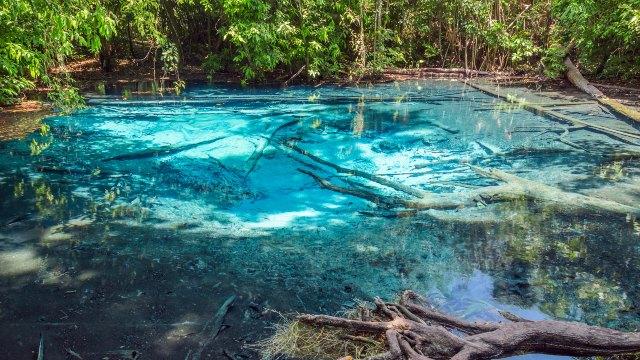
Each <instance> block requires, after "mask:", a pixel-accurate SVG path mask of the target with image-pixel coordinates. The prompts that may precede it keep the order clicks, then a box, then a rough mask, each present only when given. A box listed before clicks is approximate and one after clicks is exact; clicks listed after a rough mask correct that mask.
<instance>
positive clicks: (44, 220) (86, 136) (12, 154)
mask: <svg viewBox="0 0 640 360" xmlns="http://www.w3.org/2000/svg"><path fill="white" fill-rule="evenodd" d="M90 105H91V106H90V107H89V108H88V109H86V110H82V111H79V112H77V113H74V114H72V115H68V116H54V117H50V118H47V119H46V120H45V121H44V122H43V126H42V128H41V130H40V131H39V132H37V133H35V134H32V135H31V136H29V137H28V138H26V139H17V140H12V141H6V142H2V143H0V154H1V161H0V353H1V354H0V357H2V358H11V359H22V358H24V359H30V358H33V356H34V354H35V352H36V351H37V347H38V341H39V338H40V334H42V335H43V338H44V341H45V348H46V357H45V358H46V359H64V358H73V357H74V355H73V354H80V355H81V356H82V357H83V358H84V359H93V358H95V359H105V358H109V359H117V358H175V359H184V358H185V356H186V355H187V353H188V352H189V350H193V349H196V348H197V347H198V341H199V340H200V339H201V334H200V330H201V328H202V326H203V324H204V323H205V322H206V321H208V320H209V319H210V318H211V317H212V316H213V314H214V313H215V312H216V310H217V309H218V307H219V306H220V305H221V304H222V303H223V301H224V300H225V299H226V298H227V297H228V296H230V295H232V294H235V295H237V296H238V300H237V301H236V303H235V305H234V307H233V308H232V310H231V311H230V312H229V314H228V316H227V319H226V324H227V325H228V327H227V328H225V329H224V331H222V332H221V333H220V335H219V336H218V338H217V339H216V340H215V342H214V343H213V344H212V345H211V346H210V347H208V348H207V349H206V350H205V352H204V353H205V354H208V355H207V356H208V357H209V358H216V359H217V358H224V356H225V355H224V354H223V352H224V351H226V352H227V353H228V354H232V353H233V354H239V356H246V357H248V358H258V357H259V355H258V354H257V353H256V352H255V350H254V349H252V348H251V347H250V345H251V344H252V343H254V342H255V341H257V340H259V339H262V338H264V337H266V336H268V335H269V334H270V326H271V325H272V324H273V323H274V322H276V321H278V320H279V319H280V315H279V314H278V313H282V314H288V313H292V312H322V313H335V312H337V311H340V310H344V309H345V308H348V307H350V306H352V305H353V304H354V300H355V299H358V298H359V299H371V297H373V296H382V297H387V298H392V297H393V296H394V295H395V294H397V293H398V292H399V291H402V290H404V289H414V290H416V291H418V292H421V293H423V294H425V295H428V296H429V298H430V299H431V300H432V301H434V302H435V303H436V304H438V305H439V306H441V307H442V308H443V309H444V310H447V311H451V312H453V313H456V314H458V315H460V316H463V317H467V318H472V319H474V318H485V319H492V320H496V319H499V315H498V313H497V309H507V310H509V311H511V312H514V313H518V314H520V315H522V316H525V317H527V318H531V319H540V318H546V317H552V318H560V319H573V320H580V321H586V322H588V323H591V324H598V325H603V326H610V327H615V328H621V329H635V328H636V326H637V324H638V319H640V318H639V317H638V309H637V307H636V305H637V299H638V295H639V294H638V285H637V284H638V275H637V274H638V269H639V268H640V251H639V249H638V245H637V242H638V238H639V231H640V224H638V223H636V222H635V220H634V219H631V218H625V217H619V216H612V215H607V214H597V213H590V212H584V213H567V212H565V211H563V210H562V209H559V208H558V207H557V206H555V207H552V206H549V205H548V204H532V203H527V202H524V201H520V202H513V203H507V204H499V205H490V206H488V207H479V208H474V209H464V210H460V211H449V212H431V213H426V214H422V215H420V216H417V217H410V218H391V219H390V218H385V217H378V216H373V217H372V216H365V215H363V213H362V212H363V211H374V212H375V211H377V210H376V209H375V206H374V205H373V204H371V203H368V202H366V201H364V200H361V199H358V198H354V197H350V196H347V195H343V194H338V193H334V192H331V191H329V190H325V189H322V188H320V187H319V186H318V184H317V183H316V182H315V181H314V180H313V179H311V178H310V177H309V176H307V175H305V174H303V173H301V172H299V171H298V168H309V169H316V167H317V164H316V165H314V164H309V162H310V161H309V159H304V158H302V157H300V156H298V155H296V154H293V153H291V152H290V151H287V150H286V149H283V148H282V147H280V146H277V144H278V143H279V142H280V141H281V140H284V139H295V140H296V141H297V144H298V145H299V146H300V147H302V148H304V149H306V150H309V151H312V152H313V153H314V154H316V155H318V156H321V157H322V158H324V159H327V160H330V161H332V162H335V163H338V164H341V165H343V166H346V167H351V168H357V169H360V170H363V171H368V172H370V173H376V174H380V175H382V176H386V177H388V178H391V179H394V180H396V181H400V182H403V183H405V184H408V185H412V186H415V187H418V188H422V189H424V190H428V191H432V192H436V193H447V192H462V191H466V190H468V189H470V188H474V187H478V186H485V185H488V184H492V183H491V182H490V181H488V180H486V179H483V178H479V177H478V176H477V175H475V174H474V173H473V172H472V171H471V170H470V169H469V168H468V167H467V166H466V165H465V164H466V163H472V164H476V165H480V166H484V167H499V168H502V169H505V170H507V171H510V172H513V173H518V174H520V175H521V176H524V177H527V178H531V179H537V180H540V181H543V182H545V183H548V184H554V185H557V186H560V187H562V188H565V189H568V190H572V191H582V192H593V191H596V190H597V191H600V193H599V194H600V195H601V196H607V197H608V196H611V197H612V198H614V199H616V200H617V201H621V202H625V203H629V204H631V205H634V204H638V203H640V202H638V199H637V197H638V196H640V191H638V189H639V188H638V186H637V183H636V182H635V179H636V175H635V174H636V172H635V163H634V162H633V161H627V162H625V163H622V164H619V163H616V162H611V161H608V160H607V159H606V157H604V156H601V155H594V152H598V154H600V153H605V152H607V151H611V149H617V148H618V147H619V145H618V144H616V143H615V142H613V141H612V140H611V139H608V138H606V137H605V136H603V135H600V134H592V133H589V132H586V131H581V132H577V133H572V134H574V135H572V136H573V137H574V138H573V139H572V142H573V143H574V144H579V145H580V146H583V147H587V148H589V149H591V150H592V151H591V152H585V151H582V150H578V149H576V148H575V147H571V146H567V145H566V144H564V143H561V142H558V141H556V140H557V136H558V135H557V132H548V131H545V129H554V130H555V129H558V127H559V125H558V124H555V123H552V122H550V121H549V120H546V119H544V118H542V117H539V116H535V115H533V114H531V113H529V112H526V111H524V110H522V109H520V108H518V107H513V106H505V105H504V104H502V103H500V102H499V101H498V100H496V99H493V98H490V97H488V96H486V95H484V94H481V93H478V92H476V91H473V90H470V89H467V88H465V87H464V86H463V85H461V84H459V83H455V82H454V83H449V82H419V83H409V82H407V83H401V84H389V85H378V86H374V87H366V88H329V87H327V88H304V87H299V88H291V89H287V90H280V89H233V88H224V87H194V88H191V89H188V91H187V92H186V93H185V94H184V95H183V96H181V97H179V98H175V97H164V98H159V99H148V98H142V99H133V100H127V101H123V100H120V99H119V98H118V96H104V97H96V98H93V99H92V100H90ZM572 111H574V112H575V111H576V110H575V109H574V110H572ZM580 111H581V112H582V113H584V114H585V118H586V117H587V116H589V117H591V118H593V117H598V121H600V122H603V121H604V122H609V123H611V124H616V126H618V125H619V126H627V125H625V124H618V123H619V121H618V120H616V119H614V118H611V117H608V116H607V114H605V113H600V112H601V110H600V109H599V108H598V107H589V106H587V107H583V108H580V109H578V112H580ZM292 120H299V122H298V123H295V124H292V125H290V126H286V127H284V128H282V129H281V130H280V131H278V132H277V133H275V134H274V131H275V130H276V129H277V128H278V127H279V126H281V125H284V124H287V123H291V122H292ZM541 127H542V128H541ZM272 134H274V135H273V137H272ZM270 138H271V139H272V140H273V141H272V142H271V143H269V142H268V141H269V139H270ZM326 170H327V169H324V171H325V172H326V173H327V176H328V177H330V178H331V179H334V180H336V181H344V180H345V179H344V177H343V176H342V177H341V176H339V174H338V175H336V174H330V173H329V172H327V171H326ZM318 171H322V170H318ZM346 180H347V181H348V179H346ZM380 191H388V190H385V189H380Z"/></svg>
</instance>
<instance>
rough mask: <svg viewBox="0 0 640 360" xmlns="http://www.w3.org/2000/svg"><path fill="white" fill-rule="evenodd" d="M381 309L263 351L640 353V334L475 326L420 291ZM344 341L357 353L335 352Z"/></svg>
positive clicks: (301, 323) (292, 335) (314, 318)
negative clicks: (432, 302)
mask: <svg viewBox="0 0 640 360" xmlns="http://www.w3.org/2000/svg"><path fill="white" fill-rule="evenodd" d="M374 303H375V307H374V308H370V307H368V306H366V305H362V304H361V305H359V306H358V307H357V308H356V309H354V310H353V311H351V312H350V313H349V315H348V316H345V317H335V316H327V315H309V314H303V315H299V316H297V317H296V318H295V320H294V321H293V322H291V323H289V324H287V325H286V326H283V327H280V328H279V329H278V331H277V332H276V334H275V335H274V336H273V337H272V338H271V339H268V340H267V341H265V342H263V343H262V348H263V351H264V352H265V355H267V356H268V357H273V356H277V355H282V354H284V355H289V356H294V357H302V358H304V357H308V358H315V359H318V358H324V359H332V358H333V359H338V358H339V359H344V360H346V359H354V358H357V359H367V360H383V359H384V360H404V359H410V360H431V359H455V360H471V359H495V358H503V357H507V356H512V355H523V354H532V353H537V354H550V355H565V356H611V355H616V354H630V353H634V352H638V351H640V333H637V332H636V333H625V332H621V331H617V330H612V329H607V328H602V327H597V326H589V325H586V324H582V323H577V322H569V321H555V320H542V321H530V320H526V319H523V318H520V317H518V316H516V315H513V314H511V313H508V312H500V314H501V315H502V317H503V318H504V319H505V320H504V321H502V322H470V321H466V320H463V319H459V318H457V317H455V316H451V315H449V314H446V313H442V312H440V311H438V310H436V309H435V308H434V307H432V306H431V305H430V304H429V303H428V302H427V301H426V300H425V299H424V298H422V297H421V296H419V295H418V294H416V293H414V292H412V291H406V292H404V293H403V294H402V296H401V297H400V299H399V301H398V302H396V303H386V302H383V301H382V300H380V299H378V298H376V299H375V301H374ZM310 339H312V340H313V341H312V342H309V340H310ZM336 339H343V340H342V341H343V342H344V343H345V344H349V346H345V345H343V346H339V345H337V344H335V343H334V342H335V341H336ZM325 340H331V341H325Z"/></svg>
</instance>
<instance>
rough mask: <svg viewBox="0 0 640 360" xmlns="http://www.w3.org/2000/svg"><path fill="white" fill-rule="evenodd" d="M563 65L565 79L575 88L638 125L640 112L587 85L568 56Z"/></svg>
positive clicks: (591, 85)
mask: <svg viewBox="0 0 640 360" xmlns="http://www.w3.org/2000/svg"><path fill="white" fill-rule="evenodd" d="M564 65H565V66H566V67H567V79H569V81H571V83H572V84H573V85H574V86H575V87H577V88H578V89H580V90H582V91H583V92H585V93H587V94H589V95H591V97H593V98H594V99H596V101H598V102H599V103H600V104H602V105H604V106H606V107H607V108H609V109H611V110H613V111H614V112H615V113H617V114H619V115H622V116H624V117H625V118H627V119H629V120H632V121H635V122H637V123H640V111H637V110H634V109H632V108H630V107H628V106H625V105H623V104H621V103H620V102H618V101H616V100H615V99H612V98H610V97H608V96H606V95H605V94H603V93H602V91H600V90H598V88H597V87H595V86H593V84H591V83H589V81H588V80H587V79H585V78H584V76H582V74H581V73H580V71H579V70H578V69H577V68H576V67H575V65H573V62H572V61H571V59H570V58H569V57H568V56H567V57H566V58H565V59H564Z"/></svg>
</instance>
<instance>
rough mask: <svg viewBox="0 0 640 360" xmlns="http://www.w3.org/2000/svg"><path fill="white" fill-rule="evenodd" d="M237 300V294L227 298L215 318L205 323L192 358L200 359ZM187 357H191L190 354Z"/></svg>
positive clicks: (193, 359)
mask: <svg viewBox="0 0 640 360" xmlns="http://www.w3.org/2000/svg"><path fill="white" fill-rule="evenodd" d="M235 300H236V296H235V295H231V296H229V297H228V298H227V300H225V302H224V303H223V304H222V306H220V308H219V309H218V311H217V312H216V314H215V315H214V317H213V320H212V321H209V322H207V323H205V324H204V326H203V327H202V331H201V335H202V336H203V337H201V339H200V341H199V342H198V349H197V350H196V351H194V352H193V355H192V356H191V358H190V359H191V360H200V357H201V356H202V352H203V351H204V349H205V348H206V347H207V346H209V344H211V342H212V341H213V340H215V338H216V337H217V336H218V333H219V332H220V328H221V327H222V322H223V321H224V317H225V316H226V315H227V312H229V308H230V307H231V305H232V304H233V302H234V301H235ZM207 330H208V331H207ZM187 359H189V356H188V355H187Z"/></svg>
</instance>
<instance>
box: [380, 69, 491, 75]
mask: <svg viewBox="0 0 640 360" xmlns="http://www.w3.org/2000/svg"><path fill="white" fill-rule="evenodd" d="M383 73H385V74H397V75H415V76H420V75H428V74H451V75H463V76H492V75H500V74H503V73H497V72H495V73H494V72H490V71H480V70H471V69H463V68H418V69H385V70H384V71H383Z"/></svg>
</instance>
